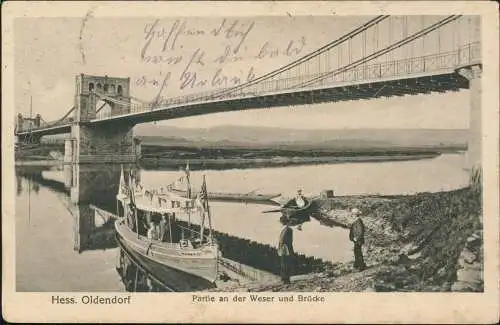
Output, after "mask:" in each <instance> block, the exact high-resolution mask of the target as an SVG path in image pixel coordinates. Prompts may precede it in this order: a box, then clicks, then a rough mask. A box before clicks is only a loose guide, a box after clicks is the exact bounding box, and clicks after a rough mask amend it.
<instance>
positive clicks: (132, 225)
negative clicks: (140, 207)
mask: <svg viewBox="0 0 500 325" xmlns="http://www.w3.org/2000/svg"><path fill="white" fill-rule="evenodd" d="M134 209H135V207H134V205H133V204H132V203H129V204H128V209H127V221H128V227H129V228H130V230H132V231H133V232H136V231H138V230H137V229H136V227H135V226H136V225H135V214H134Z"/></svg>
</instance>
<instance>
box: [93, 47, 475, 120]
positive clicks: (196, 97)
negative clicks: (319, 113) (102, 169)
mask: <svg viewBox="0 0 500 325" xmlns="http://www.w3.org/2000/svg"><path fill="white" fill-rule="evenodd" d="M480 58H481V46H480V43H479V42H475V43H471V44H467V45H465V46H462V47H460V48H458V49H457V50H455V51H449V52H443V53H438V54H432V55H425V56H420V57H415V58H408V59H400V60H394V61H390V62H380V63H375V64H363V65H360V66H358V67H355V68H352V69H348V70H345V71H342V70H341V71H339V72H336V73H335V72H333V73H331V74H330V75H328V76H325V77H324V78H321V79H320V80H319V81H318V82H316V83H314V84H313V85H312V86H311V85H309V86H307V88H311V87H326V86H334V85H336V84H346V83H347V84H348V83H356V82H370V81H379V80H384V79H390V78H398V77H404V76H408V77H411V76H412V75H416V74H426V73H439V72H441V71H443V72H446V71H450V70H453V69H455V68H456V67H458V66H461V65H466V64H468V63H470V62H472V61H475V60H479V59H480ZM324 75H325V74H323V75H322V74H319V73H316V74H304V75H301V76H296V77H289V78H281V79H277V80H267V81H264V82H260V83H258V84H256V85H252V86H250V87H247V88H245V87H244V88H241V89H238V90H237V91H234V92H228V93H226V94H224V95H223V96H217V95H216V93H215V91H205V92H200V93H194V94H189V95H183V96H178V97H172V98H168V99H162V100H161V101H159V102H158V103H155V104H131V110H130V113H143V112H148V111H154V110H159V109H161V110H164V109H170V108H176V107H178V106H179V105H183V104H197V103H203V102H206V101H213V100H225V99H233V98H250V97H256V96H262V95H265V94H275V93H277V92H280V91H289V90H291V89H293V90H296V91H297V90H299V91H300V90H301V89H304V88H305V87H300V85H301V84H303V83H305V82H308V81H310V80H313V79H316V78H318V77H322V76H324ZM229 89H230V88H229ZM220 92H221V89H218V90H217V93H220ZM119 115H123V114H121V113H120V112H114V114H111V112H108V113H107V114H106V115H103V116H100V118H107V117H111V116H119Z"/></svg>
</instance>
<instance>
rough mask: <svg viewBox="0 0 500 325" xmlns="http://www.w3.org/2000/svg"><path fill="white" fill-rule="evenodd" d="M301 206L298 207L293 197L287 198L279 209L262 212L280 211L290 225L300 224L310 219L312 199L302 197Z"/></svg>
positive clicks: (312, 210) (312, 205) (313, 206)
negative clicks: (302, 202)
mask: <svg viewBox="0 0 500 325" xmlns="http://www.w3.org/2000/svg"><path fill="white" fill-rule="evenodd" d="M302 200H303V201H304V204H303V206H301V207H299V206H298V205H297V201H296V199H295V198H293V199H291V200H288V201H287V202H286V203H285V204H283V205H282V206H281V208H279V209H275V210H268V211H264V212H263V213H274V212H281V214H282V216H284V217H286V218H287V219H288V220H290V225H291V226H295V225H300V224H302V223H304V222H306V221H309V220H311V214H312V213H314V210H315V204H314V203H313V201H312V200H309V199H306V198H304V197H302Z"/></svg>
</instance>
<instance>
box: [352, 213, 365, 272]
mask: <svg viewBox="0 0 500 325" xmlns="http://www.w3.org/2000/svg"><path fill="white" fill-rule="evenodd" d="M351 212H352V213H353V214H354V215H355V216H356V217H357V219H356V221H354V222H353V223H352V225H351V229H350V231H349V239H350V240H351V241H352V242H353V243H354V267H355V268H357V269H359V270H361V271H362V270H364V269H365V268H366V264H365V261H364V259H363V250H362V247H363V244H364V243H365V225H364V224H363V220H361V211H359V210H358V209H352V211H351Z"/></svg>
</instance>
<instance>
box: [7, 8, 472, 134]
mask: <svg viewBox="0 0 500 325" xmlns="http://www.w3.org/2000/svg"><path fill="white" fill-rule="evenodd" d="M371 18H373V17H370V16H344V17H333V16H331V17H330V16H317V17H312V16H298V17H288V16H285V17H254V18H251V19H250V18H248V17H245V18H241V17H240V18H238V17H227V18H221V17H214V18H212V17H211V18H207V17H197V18H193V17H190V18H182V17H181V18H157V17H151V18H133V17H131V18H102V17H93V16H92V15H89V16H87V17H86V18H17V19H16V21H15V25H14V35H15V105H16V107H15V109H16V112H18V113H19V112H20V113H22V114H25V115H28V114H29V97H30V95H31V96H33V114H36V113H40V114H41V115H42V117H43V118H44V120H46V121H51V120H55V119H58V118H59V117H61V116H62V115H64V113H65V112H66V111H68V110H69V109H70V108H71V107H72V106H73V102H74V92H75V81H74V80H75V76H76V75H78V74H80V73H86V74H92V75H108V76H116V77H130V78H131V93H132V96H134V97H136V98H139V99H141V100H144V101H152V100H153V99H154V98H155V96H156V95H157V94H158V91H159V85H160V84H161V83H162V82H163V80H164V79H165V77H166V76H167V75H169V76H170V78H167V79H168V82H167V86H166V87H165V88H164V89H163V91H162V95H163V96H165V97H170V96H172V97H175V96H180V95H185V94H189V93H196V92H202V91H210V90H213V89H215V88H216V87H217V85H216V84H217V82H214V80H223V76H227V77H228V79H230V78H231V77H237V78H239V79H240V80H242V81H245V80H246V78H247V77H248V76H249V75H253V76H255V77H258V76H260V75H262V74H265V73H267V72H269V71H272V70H274V69H276V68H278V67H280V66H282V65H285V64H287V63H289V62H292V61H293V60H295V59H298V58H300V57H301V56H303V55H306V54H308V53H309V52H311V51H313V50H315V49H317V48H319V47H321V46H323V45H324V44H327V43H328V42H330V41H332V40H334V39H336V38H338V37H340V36H342V35H343V34H345V33H346V32H348V31H350V30H352V29H354V28H356V27H358V26H360V25H361V24H363V23H365V22H366V21H368V20H369V19H371ZM440 18H442V17H437V16H427V17H423V16H413V17H411V18H407V19H405V18H404V17H395V18H391V19H390V20H387V21H386V22H384V23H382V24H380V26H379V28H378V30H377V31H375V30H371V31H370V32H368V33H366V35H365V36H364V37H365V38H358V39H355V40H353V41H352V45H351V50H352V51H351V53H352V54H351V60H355V59H356V58H359V57H360V56H362V52H363V50H362V49H363V46H362V45H363V44H362V42H363V40H366V41H367V43H366V44H367V45H366V46H365V52H366V53H370V51H373V50H376V49H377V48H381V47H383V46H384V44H388V43H389V42H390V41H391V40H394V39H397V38H398V37H401V36H403V34H399V36H398V35H397V34H398V33H404V28H403V27H405V26H406V30H407V33H408V34H411V33H412V31H416V30H418V28H419V27H420V26H422V24H426V25H427V24H429V23H432V22H433V21H437V20H438V19H440ZM391 24H392V25H391ZM389 26H393V28H392V32H391V29H390V28H389ZM398 27H401V28H403V29H401V28H398ZM172 30H173V32H172V33H171V31H172ZM179 30H182V32H181V33H179V34H177V36H174V35H176V33H177V32H178V31H179ZM375 33H378V35H379V37H378V38H377V39H378V41H375V38H374V36H375ZM470 39H471V32H470V29H468V28H467V23H462V24H459V23H457V24H456V25H450V26H449V27H448V28H445V29H443V30H442V32H441V33H440V34H439V35H437V34H435V35H429V37H427V38H426V39H425V40H423V41H422V42H423V43H422V44H423V45H422V46H418V45H411V46H409V47H405V48H402V49H401V50H399V51H397V52H395V53H394V54H391V56H390V57H389V56H386V57H382V58H380V59H378V60H387V59H388V58H390V59H397V58H398V57H400V56H404V55H407V54H408V53H412V54H413V55H414V56H421V55H426V54H431V53H435V52H436V51H441V52H446V51H449V50H451V49H453V48H454V47H456V46H457V44H458V45H462V44H466V43H467V42H470ZM424 43H425V44H424ZM347 51H348V44H347V43H345V44H344V45H343V46H342V47H339V48H338V50H337V52H333V53H331V56H330V59H329V61H328V62H327V64H329V65H331V66H335V65H342V64H345V63H346V60H348V55H347V53H348V52H347ZM234 52H236V54H232V53H234ZM273 53H277V55H274V54H273ZM227 54H229V55H227ZM232 58H234V59H235V61H232V60H231V59H232ZM324 60H326V58H324ZM341 60H342V61H341ZM222 61H224V62H222ZM324 62H326V61H324ZM324 62H323V63H324ZM319 64H322V63H321V62H315V61H314V62H311V64H310V66H308V68H307V69H309V70H307V71H308V72H309V73H311V74H312V73H315V72H317V71H315V70H314V69H319ZM194 75H196V78H197V81H199V80H205V79H206V80H207V81H208V82H207V84H206V85H204V86H200V85H194V86H193V84H191V83H189V82H188V81H189V79H191V80H192V78H193V76H194ZM155 82H156V84H155ZM226 85H227V86H231V85H232V84H231V83H229V84H226ZM468 112H469V94H468V91H467V90H464V91H461V92H458V93H446V94H432V95H416V96H405V97H397V98H390V99H376V100H362V101H350V102H341V103H325V104H315V105H307V106H293V107H281V108H272V109H263V110H252V111H244V112H231V113H220V114H208V115H204V116H198V117H192V118H184V119H177V120H171V121H161V122H158V123H159V124H163V125H175V126H178V127H194V128H199V127H213V126H218V125H242V126H243V125H249V126H255V125H259V126H268V127H287V128H302V129H304V128H305V129H338V128H420V127H422V128H456V129H462V128H467V127H468V123H469V121H468V118H469V117H468V116H469V113H468Z"/></svg>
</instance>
